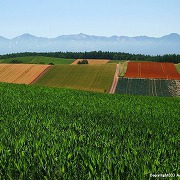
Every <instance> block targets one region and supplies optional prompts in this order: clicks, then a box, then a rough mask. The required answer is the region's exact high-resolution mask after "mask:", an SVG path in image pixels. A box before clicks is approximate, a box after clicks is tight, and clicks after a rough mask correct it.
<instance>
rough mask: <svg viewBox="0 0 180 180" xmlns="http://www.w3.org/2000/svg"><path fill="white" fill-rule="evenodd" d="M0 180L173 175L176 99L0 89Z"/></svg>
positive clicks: (179, 101)
mask: <svg viewBox="0 0 180 180" xmlns="http://www.w3.org/2000/svg"><path fill="white" fill-rule="evenodd" d="M0 109H1V111H0V112H1V113H0V137H1V138H0V177H1V179H81V180H87V179H150V174H157V173H161V174H165V173H172V174H178V173H179V171H180V169H179V167H180V166H179V165H180V164H179V162H180V154H179V135H180V129H179V127H180V117H179V109H180V98H159V97H146V96H127V95H118V94H117V95H116V94H114V95H110V94H102V93H94V92H86V91H78V90H68V89H59V88H45V87H38V86H29V85H28V86H27V85H15V84H5V83H0Z"/></svg>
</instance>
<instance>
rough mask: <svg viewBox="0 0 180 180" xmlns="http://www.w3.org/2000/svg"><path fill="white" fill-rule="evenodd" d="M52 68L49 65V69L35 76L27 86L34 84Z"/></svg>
mask: <svg viewBox="0 0 180 180" xmlns="http://www.w3.org/2000/svg"><path fill="white" fill-rule="evenodd" d="M51 67H52V66H51V65H50V66H49V67H47V68H46V69H45V70H44V71H43V72H42V73H41V74H39V76H37V77H36V78H35V79H34V80H33V81H32V82H31V83H29V84H33V83H35V82H36V81H37V80H38V79H39V78H41V77H42V76H43V75H44V74H45V73H46V72H47V71H48V70H49V69H50V68H51Z"/></svg>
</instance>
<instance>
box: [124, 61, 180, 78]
mask: <svg viewBox="0 0 180 180" xmlns="http://www.w3.org/2000/svg"><path fill="white" fill-rule="evenodd" d="M125 77H127V78H151V79H176V80H180V74H179V73H178V72H177V70H176V68H175V66H174V64H173V63H159V62H128V67H127V71H126V74H125Z"/></svg>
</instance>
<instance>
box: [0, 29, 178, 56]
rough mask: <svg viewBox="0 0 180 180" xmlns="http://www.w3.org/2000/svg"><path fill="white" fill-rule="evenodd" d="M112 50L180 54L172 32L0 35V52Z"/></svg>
mask: <svg viewBox="0 0 180 180" xmlns="http://www.w3.org/2000/svg"><path fill="white" fill-rule="evenodd" d="M99 50H101V51H112V52H127V53H134V54H147V55H148V54H149V55H163V54H180V35H179V34H177V33H172V34H169V35H166V36H163V37H159V38H155V37H148V36H135V37H127V36H111V37H106V36H94V35H87V34H83V33H80V34H73V35H61V36H58V37H56V38H45V37H36V36H33V35H31V34H23V35H21V36H18V37H15V38H13V39H7V38H5V37H2V36H0V54H7V53H16V52H56V51H72V52H80V51H82V52H84V51H99Z"/></svg>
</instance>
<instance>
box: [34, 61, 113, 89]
mask: <svg viewBox="0 0 180 180" xmlns="http://www.w3.org/2000/svg"><path fill="white" fill-rule="evenodd" d="M115 69H116V64H103V65H56V66H53V67H51V68H50V69H49V70H48V71H47V72H46V74H44V75H43V76H42V77H41V78H40V79H39V80H38V81H37V82H36V83H35V84H37V85H41V86H49V87H66V88H73V89H81V90H88V91H98V92H109V89H110V87H111V85H112V82H113V77H114V73H115Z"/></svg>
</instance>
